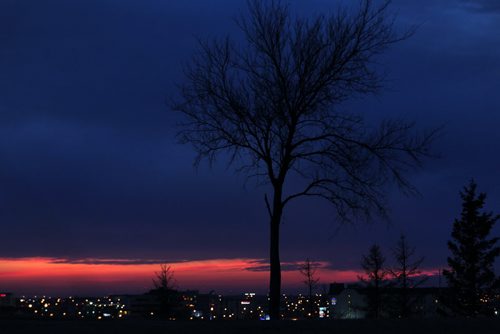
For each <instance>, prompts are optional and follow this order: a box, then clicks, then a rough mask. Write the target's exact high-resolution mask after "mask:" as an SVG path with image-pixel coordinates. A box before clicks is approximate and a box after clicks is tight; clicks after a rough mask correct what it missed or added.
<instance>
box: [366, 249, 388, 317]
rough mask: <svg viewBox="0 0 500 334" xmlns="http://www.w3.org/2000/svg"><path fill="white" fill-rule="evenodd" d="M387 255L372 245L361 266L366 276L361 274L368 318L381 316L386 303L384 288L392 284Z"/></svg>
mask: <svg viewBox="0 0 500 334" xmlns="http://www.w3.org/2000/svg"><path fill="white" fill-rule="evenodd" d="M385 260H386V259H385V257H384V255H383V254H382V251H381V249H380V247H379V246H378V245H376V244H374V245H372V246H371V247H370V249H369V251H368V254H367V255H363V259H362V260H361V267H362V268H363V270H364V271H365V276H359V279H360V280H361V282H363V283H364V285H365V289H364V290H363V294H364V295H365V299H366V307H364V311H366V315H367V317H368V318H379V317H380V316H381V315H382V308H383V307H384V306H385V305H384V299H385V298H384V295H383V292H384V291H383V289H384V288H387V287H388V286H389V285H390V282H389V281H388V276H389V272H388V271H387V269H386V268H385Z"/></svg>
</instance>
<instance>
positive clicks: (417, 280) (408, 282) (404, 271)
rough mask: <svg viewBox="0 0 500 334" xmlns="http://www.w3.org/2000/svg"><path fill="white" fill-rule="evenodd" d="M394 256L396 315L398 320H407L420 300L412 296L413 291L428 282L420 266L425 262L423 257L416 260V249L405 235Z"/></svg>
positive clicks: (394, 250) (400, 239) (393, 272)
mask: <svg viewBox="0 0 500 334" xmlns="http://www.w3.org/2000/svg"><path fill="white" fill-rule="evenodd" d="M393 256H394V259H395V261H396V265H395V267H394V268H392V269H391V270H390V274H391V276H392V277H393V278H394V283H395V286H396V288H397V289H396V294H395V303H394V315H395V316H396V317H398V318H407V317H409V316H411V315H412V313H413V312H414V309H415V304H416V303H417V302H418V298H417V297H415V296H412V294H411V289H414V288H416V287H418V286H419V285H421V284H422V283H423V282H425V281H426V280H427V277H423V276H422V275H421V274H422V271H421V270H420V266H421V265H422V262H423V261H424V258H423V257H419V258H416V259H414V258H415V247H411V246H410V244H409V243H408V240H407V239H406V236H405V235H403V234H402V235H401V236H400V238H399V240H398V242H397V244H396V247H395V248H394V249H393Z"/></svg>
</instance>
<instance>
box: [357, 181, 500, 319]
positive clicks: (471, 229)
mask: <svg viewBox="0 0 500 334" xmlns="http://www.w3.org/2000/svg"><path fill="white" fill-rule="evenodd" d="M460 195H461V198H462V212H461V215H460V218H459V219H456V220H455V222H454V224H453V230H452V234H451V240H450V241H448V248H449V250H450V251H451V255H450V256H449V257H448V268H447V269H445V270H443V275H444V277H445V279H446V282H447V288H446V289H444V290H443V292H442V293H441V294H440V296H439V297H440V303H441V307H440V308H439V311H440V313H441V314H443V315H446V316H465V317H477V316H491V315H493V307H492V303H494V302H495V301H496V302H498V300H499V297H500V278H499V277H498V276H496V275H495V272H494V268H493V265H494V262H495V259H496V258H497V257H498V255H499V254H500V247H498V246H497V242H498V239H499V238H498V237H491V236H490V234H491V231H492V228H493V226H494V225H495V223H496V222H497V221H498V220H499V219H500V215H494V214H493V213H492V212H483V207H484V205H485V199H486V194H485V193H477V184H476V183H475V182H474V181H473V180H472V181H471V182H470V183H469V184H468V185H467V186H466V187H464V189H463V191H462V192H461V193H460ZM392 255H393V258H394V260H395V265H394V266H393V267H390V266H387V265H386V258H385V256H384V255H383V253H382V250H381V248H380V246H379V245H377V244H374V245H372V246H371V247H370V249H369V251H368V253H367V254H366V255H364V256H363V258H362V261H361V266H362V268H363V270H364V272H365V274H364V275H363V276H360V277H359V278H360V281H361V283H362V286H363V290H362V291H363V294H364V297H365V305H364V306H363V311H364V312H365V313H366V316H367V317H370V318H379V317H382V316H384V317H397V318H407V317H411V316H413V315H414V313H415V312H416V307H415V306H416V305H417V304H418V303H419V300H418V298H419V297H418V294H413V293H411V292H412V289H415V288H417V287H419V286H420V285H421V284H422V283H424V282H425V280H426V279H427V277H426V276H423V275H422V271H421V270H420V268H421V265H422V263H423V260H424V258H423V257H417V256H416V254H415V247H412V246H410V244H409V243H408V241H407V238H406V236H405V235H401V237H400V238H399V240H398V242H397V244H396V247H395V248H394V249H393V250H392ZM439 274H441V273H439Z"/></svg>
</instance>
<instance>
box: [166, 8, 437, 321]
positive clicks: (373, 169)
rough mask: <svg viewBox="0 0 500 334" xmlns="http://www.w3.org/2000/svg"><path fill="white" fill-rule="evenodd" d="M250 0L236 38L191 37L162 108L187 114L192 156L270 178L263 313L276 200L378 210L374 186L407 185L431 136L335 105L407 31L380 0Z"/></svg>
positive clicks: (276, 290)
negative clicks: (341, 0)
mask: <svg viewBox="0 0 500 334" xmlns="http://www.w3.org/2000/svg"><path fill="white" fill-rule="evenodd" d="M248 4H249V15H247V16H242V17H241V18H240V19H239V20H238V26H239V28H240V29H241V31H242V32H243V35H244V41H243V42H241V43H240V42H234V41H232V40H231V39H230V38H229V37H228V38H225V39H222V40H215V41H213V42H200V46H199V52H198V53H197V54H195V56H194V57H193V59H192V60H191V61H190V63H189V64H188V65H187V66H186V69H185V75H186V80H185V82H184V84H181V85H180V98H179V99H178V100H177V101H175V102H174V103H173V105H172V108H173V109H174V110H175V111H178V112H180V113H182V114H183V115H184V116H185V122H184V123H183V124H181V125H180V127H181V129H180V132H179V138H180V139H181V142H183V143H190V144H192V145H193V146H194V148H195V150H196V151H197V153H198V158H197V160H196V163H199V161H200V159H203V158H206V159H208V161H209V162H210V163H213V162H214V161H215V159H216V158H217V157H218V156H219V155H220V154H222V155H223V156H224V157H229V163H230V164H236V168H237V170H238V171H241V172H243V173H247V175H249V177H250V176H255V177H257V178H258V179H259V180H260V181H262V182H264V183H266V184H267V185H269V186H270V191H271V194H270V196H268V194H266V195H265V196H264V199H265V204H266V208H267V212H268V214H269V220H270V253H269V254H270V265H271V270H270V290H269V293H270V316H271V318H272V319H279V310H280V289H281V269H280V255H279V244H280V241H279V240H280V222H281V219H282V215H283V212H284V209H285V207H286V206H287V205H288V204H290V203H291V202H292V201H293V200H295V199H298V198H300V197H306V196H307V197H318V198H322V199H325V200H327V201H329V202H330V203H331V204H332V205H333V206H334V207H335V208H336V212H337V214H338V216H339V218H341V219H342V220H344V221H349V220H352V219H353V218H354V217H357V216H359V215H361V216H363V217H366V218H369V217H370V216H371V215H372V214H373V213H378V214H382V215H384V214H385V208H386V201H385V196H384V191H383V187H384V186H385V185H386V184H387V183H388V182H391V181H394V182H395V183H396V184H398V185H399V186H400V187H401V189H404V190H405V191H408V192H414V191H415V189H414V187H413V186H412V185H411V184H410V182H408V180H407V178H406V177H405V175H406V173H407V172H408V171H409V170H410V169H413V168H415V167H420V165H421V162H422V159H423V158H424V157H426V156H428V155H429V146H430V143H431V141H432V139H433V138H434V137H435V136H434V131H429V132H428V133H423V134H418V133H416V132H415V131H414V124H412V123H407V122H404V121H400V120H384V121H382V122H381V124H379V125H376V126H370V125H368V124H366V122H365V120H364V118H363V117H362V116H361V115H357V114H354V113H352V112H349V111H346V110H342V108H341V104H342V103H343V102H344V101H346V100H348V99H350V98H353V97H355V96H363V95H365V94H370V93H376V92H378V91H379V89H380V88H381V83H382V77H381V76H380V75H379V74H378V72H377V71H376V70H375V67H374V66H373V64H374V61H375V58H376V56H377V55H379V54H380V53H382V52H383V51H384V50H385V49H386V48H387V47H388V46H390V45H391V44H393V43H396V42H398V41H401V40H402V39H404V38H406V37H408V34H404V35H398V34H396V33H395V32H394V29H393V20H392V19H391V18H388V14H387V6H388V2H387V3H385V4H383V5H382V6H380V7H374V6H373V5H372V2H371V1H369V0H365V1H362V3H361V5H360V6H359V9H358V10H354V11H349V10H347V9H339V10H338V11H337V12H336V13H335V14H332V15H331V16H316V17H314V18H301V17H295V16H292V15H291V13H290V10H289V8H288V7H287V6H285V5H283V3H282V2H280V1H273V0H269V1H263V0H254V1H249V3H248ZM226 154H227V155H226ZM291 177H294V178H295V180H297V179H300V180H302V181H301V182H302V184H301V185H298V184H297V183H294V184H293V185H291V184H290V182H289V181H290V179H291ZM294 188H295V189H294Z"/></svg>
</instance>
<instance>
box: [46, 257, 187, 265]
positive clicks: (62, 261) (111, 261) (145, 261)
mask: <svg viewBox="0 0 500 334" xmlns="http://www.w3.org/2000/svg"><path fill="white" fill-rule="evenodd" d="M49 262H50V263H55V264H91V265H125V266H126V265H143V264H163V263H168V264H176V263H182V262H186V261H179V260H165V259H52V260H50V261H49Z"/></svg>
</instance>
